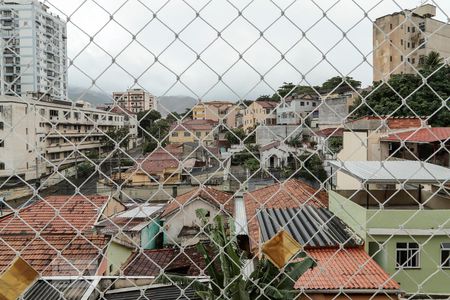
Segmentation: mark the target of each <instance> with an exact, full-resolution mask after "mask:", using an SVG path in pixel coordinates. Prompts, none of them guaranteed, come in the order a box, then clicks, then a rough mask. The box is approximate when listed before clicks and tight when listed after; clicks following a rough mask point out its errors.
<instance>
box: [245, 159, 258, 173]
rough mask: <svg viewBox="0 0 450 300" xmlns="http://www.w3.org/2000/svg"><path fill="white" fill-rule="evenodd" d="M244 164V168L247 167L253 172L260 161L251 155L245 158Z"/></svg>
mask: <svg viewBox="0 0 450 300" xmlns="http://www.w3.org/2000/svg"><path fill="white" fill-rule="evenodd" d="M244 166H245V168H246V169H248V170H249V171H250V172H251V173H254V172H256V170H258V169H259V167H260V163H259V160H257V159H256V158H254V157H251V158H249V159H247V160H246V161H245V162H244Z"/></svg>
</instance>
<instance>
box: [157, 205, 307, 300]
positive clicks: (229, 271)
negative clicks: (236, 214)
mask: <svg viewBox="0 0 450 300" xmlns="http://www.w3.org/2000/svg"><path fill="white" fill-rule="evenodd" d="M197 216H198V217H199V219H201V220H202V221H203V225H204V229H205V232H206V234H208V236H209V237H210V239H211V241H212V242H211V243H210V248H211V250H212V251H208V249H207V248H206V247H205V245H203V244H198V245H197V249H198V251H199V252H200V253H201V254H202V255H203V257H204V260H205V265H206V270H205V272H206V274H207V275H208V276H209V278H210V281H209V282H208V283H204V282H199V281H198V280H196V279H193V278H187V277H183V276H179V275H171V274H164V275H162V276H160V277H159V278H158V279H157V281H158V282H163V283H172V282H175V283H177V284H180V285H183V286H188V285H189V286H191V287H193V289H194V290H195V291H196V293H197V295H198V296H199V297H200V298H202V299H204V300H217V299H220V300H225V299H233V300H253V299H264V300H270V299H294V298H296V296H298V294H299V292H298V291H296V290H295V289H294V285H295V282H296V281H297V280H298V278H300V276H302V275H303V274H304V273H305V272H306V271H308V270H309V269H310V268H313V267H314V266H315V262H314V261H313V260H312V259H311V258H309V257H307V256H306V254H305V253H304V252H301V253H300V254H299V255H298V257H297V258H301V260H300V261H297V262H291V263H288V264H287V265H286V266H285V269H284V272H280V270H278V269H277V268H276V267H275V266H274V265H273V264H272V263H271V262H270V261H268V260H267V259H265V258H261V259H260V260H259V261H258V262H257V264H256V266H255V271H254V272H253V273H252V274H251V275H250V278H246V277H245V276H244V274H243V269H244V258H245V254H244V253H242V251H241V250H240V249H239V248H238V246H237V243H236V236H235V235H234V230H233V225H232V224H233V222H232V220H230V223H229V226H226V224H225V221H224V218H223V216H221V215H218V216H216V217H215V218H214V220H213V222H211V221H210V220H209V218H208V217H206V216H207V212H206V211H205V210H203V209H199V210H197Z"/></svg>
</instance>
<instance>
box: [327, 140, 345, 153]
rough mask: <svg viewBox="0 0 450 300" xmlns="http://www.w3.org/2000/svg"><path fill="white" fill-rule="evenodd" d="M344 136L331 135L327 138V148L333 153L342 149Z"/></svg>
mask: <svg viewBox="0 0 450 300" xmlns="http://www.w3.org/2000/svg"><path fill="white" fill-rule="evenodd" d="M343 143H344V138H343V137H341V136H331V137H329V138H328V148H329V150H330V151H331V152H333V153H338V152H339V151H341V150H342V146H343Z"/></svg>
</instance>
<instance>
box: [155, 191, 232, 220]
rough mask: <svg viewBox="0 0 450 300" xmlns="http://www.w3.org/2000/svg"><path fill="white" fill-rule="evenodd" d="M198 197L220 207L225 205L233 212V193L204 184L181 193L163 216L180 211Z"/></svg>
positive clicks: (226, 208) (171, 202)
mask: <svg viewBox="0 0 450 300" xmlns="http://www.w3.org/2000/svg"><path fill="white" fill-rule="evenodd" d="M197 198H201V199H202V200H204V201H207V202H209V203H211V204H213V205H215V206H219V207H220V206H222V205H223V207H224V209H225V210H226V211H228V212H229V213H230V214H231V213H233V205H234V204H233V203H234V202H233V195H231V194H229V193H225V192H222V191H219V190H216V189H214V188H211V187H207V186H203V187H197V188H195V189H193V190H192V191H189V192H187V193H185V194H182V195H179V196H178V197H176V198H175V199H173V200H172V201H170V202H169V203H168V204H167V205H166V207H165V209H164V211H163V212H162V214H161V217H165V216H167V215H169V214H171V213H173V212H175V211H178V210H179V209H181V208H182V207H183V206H185V205H187V203H189V202H190V201H192V200H194V199H197Z"/></svg>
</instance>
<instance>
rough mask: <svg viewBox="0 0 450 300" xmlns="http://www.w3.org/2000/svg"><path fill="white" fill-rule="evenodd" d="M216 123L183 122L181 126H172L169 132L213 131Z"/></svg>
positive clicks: (206, 121)
mask: <svg viewBox="0 0 450 300" xmlns="http://www.w3.org/2000/svg"><path fill="white" fill-rule="evenodd" d="M215 125H216V122H214V121H212V120H185V121H183V122H182V123H181V124H173V125H172V126H171V127H170V130H171V131H173V130H175V131H185V130H189V131H196V130H209V131H211V130H213V129H214V127H215Z"/></svg>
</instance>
